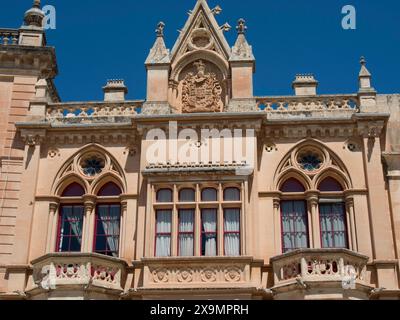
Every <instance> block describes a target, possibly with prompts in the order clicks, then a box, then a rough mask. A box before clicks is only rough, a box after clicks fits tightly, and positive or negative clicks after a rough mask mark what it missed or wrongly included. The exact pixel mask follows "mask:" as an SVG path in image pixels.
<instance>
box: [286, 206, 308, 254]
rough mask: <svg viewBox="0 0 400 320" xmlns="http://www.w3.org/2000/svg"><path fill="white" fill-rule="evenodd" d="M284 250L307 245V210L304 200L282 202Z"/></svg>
mask: <svg viewBox="0 0 400 320" xmlns="http://www.w3.org/2000/svg"><path fill="white" fill-rule="evenodd" d="M282 228H283V230H282V236H283V246H284V251H286V252H287V251H290V250H294V249H301V248H307V247H308V233H307V212H306V206H305V203H304V201H283V202H282Z"/></svg>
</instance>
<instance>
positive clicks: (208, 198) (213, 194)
mask: <svg viewBox="0 0 400 320" xmlns="http://www.w3.org/2000/svg"><path fill="white" fill-rule="evenodd" d="M201 200H202V201H205V202H214V201H218V191H217V190H216V189H213V188H207V189H203V191H202V192H201Z"/></svg>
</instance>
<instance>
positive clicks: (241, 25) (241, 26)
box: [236, 18, 247, 34]
mask: <svg viewBox="0 0 400 320" xmlns="http://www.w3.org/2000/svg"><path fill="white" fill-rule="evenodd" d="M236 30H237V32H238V34H245V33H246V30H247V26H246V20H244V19H243V18H240V19H239V20H238V25H237V27H236Z"/></svg>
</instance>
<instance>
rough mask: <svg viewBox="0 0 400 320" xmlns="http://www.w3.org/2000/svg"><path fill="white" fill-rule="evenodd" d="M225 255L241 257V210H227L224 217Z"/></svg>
mask: <svg viewBox="0 0 400 320" xmlns="http://www.w3.org/2000/svg"><path fill="white" fill-rule="evenodd" d="M224 230H225V239H224V243H225V244H224V247H225V255H226V256H239V255H240V209H227V210H225V216H224Z"/></svg>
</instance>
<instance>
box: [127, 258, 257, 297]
mask: <svg viewBox="0 0 400 320" xmlns="http://www.w3.org/2000/svg"><path fill="white" fill-rule="evenodd" d="M134 265H135V267H136V268H140V269H141V273H142V276H141V279H142V281H141V283H139V286H138V289H137V290H136V291H137V292H138V293H140V294H141V295H146V293H147V294H149V295H151V294H152V293H154V292H161V291H165V290H167V291H168V292H170V293H171V294H172V295H174V294H175V295H176V294H178V295H179V294H182V292H186V291H187V290H190V291H191V292H206V291H210V290H211V291H213V292H217V291H218V290H227V289H229V290H231V291H230V294H235V293H237V292H240V294H251V292H252V290H256V288H258V287H259V286H260V283H261V266H262V265H263V262H262V261H258V260H254V259H253V258H252V257H188V258H184V257H176V258H143V259H142V260H141V261H138V262H135V263H134ZM225 296H226V291H225Z"/></svg>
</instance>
